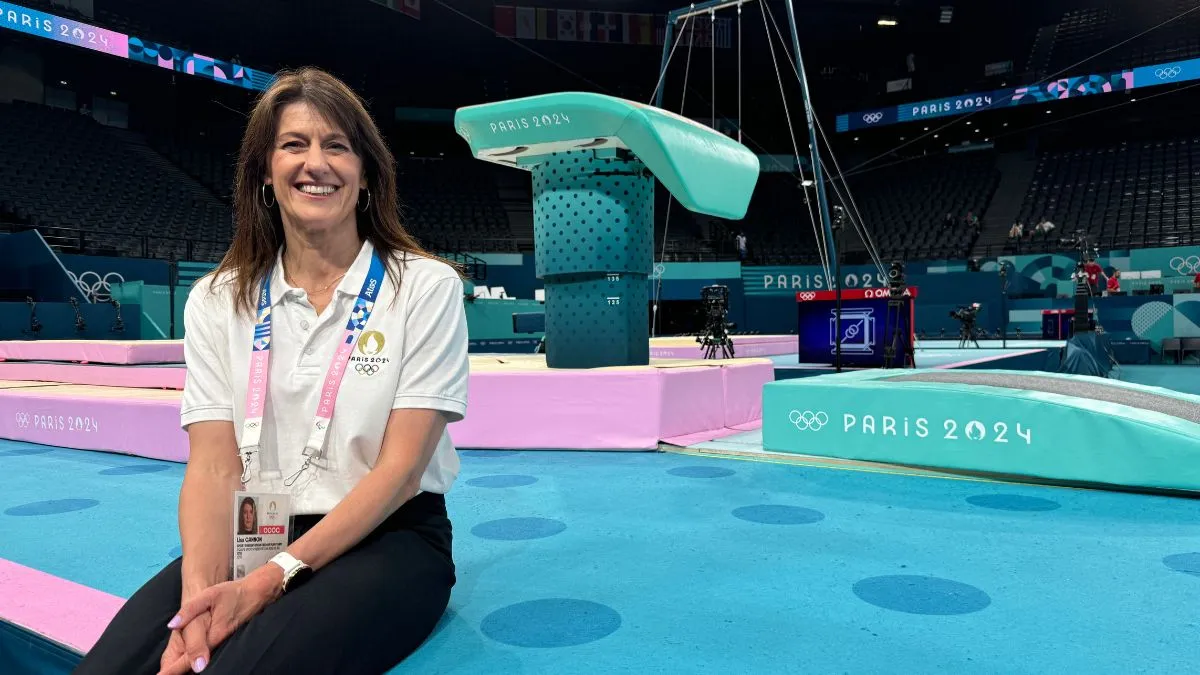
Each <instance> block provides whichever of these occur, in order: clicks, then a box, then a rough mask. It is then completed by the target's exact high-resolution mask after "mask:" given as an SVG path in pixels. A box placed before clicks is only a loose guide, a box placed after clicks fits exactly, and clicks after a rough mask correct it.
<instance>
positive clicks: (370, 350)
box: [350, 330, 389, 377]
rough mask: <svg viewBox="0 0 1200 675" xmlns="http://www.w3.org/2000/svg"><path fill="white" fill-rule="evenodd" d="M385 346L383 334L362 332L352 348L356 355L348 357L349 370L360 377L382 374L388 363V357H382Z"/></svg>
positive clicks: (385, 340) (374, 331)
mask: <svg viewBox="0 0 1200 675" xmlns="http://www.w3.org/2000/svg"><path fill="white" fill-rule="evenodd" d="M386 346H387V338H386V337H384V335H383V333H381V332H379V331H377V330H368V331H363V334H362V335H360V336H359V337H358V343H357V344H356V345H355V346H354V350H355V351H356V352H357V354H354V355H353V356H351V357H350V363H351V368H353V369H354V372H355V373H358V375H359V376H360V377H372V376H374V375H378V374H379V373H381V372H383V370H384V369H385V368H386V367H387V364H388V363H389V359H388V357H386V356H382V354H383V351H384V348H385V347H386Z"/></svg>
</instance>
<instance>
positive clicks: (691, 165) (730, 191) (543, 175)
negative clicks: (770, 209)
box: [455, 92, 759, 368]
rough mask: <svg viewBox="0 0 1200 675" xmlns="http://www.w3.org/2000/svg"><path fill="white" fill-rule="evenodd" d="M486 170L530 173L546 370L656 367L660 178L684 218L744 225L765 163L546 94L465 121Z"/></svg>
mask: <svg viewBox="0 0 1200 675" xmlns="http://www.w3.org/2000/svg"><path fill="white" fill-rule="evenodd" d="M455 127H456V129H457V130H458V133H459V135H461V136H462V137H463V138H464V139H466V141H467V142H468V143H470V145H471V150H472V152H473V154H474V155H475V156H476V157H478V158H479V159H483V160H486V161H489V162H495V163H497V164H504V165H506V166H511V167H515V168H520V169H525V170H527V171H529V172H531V174H532V177H533V202H534V204H533V207H534V208H533V226H534V257H535V261H536V270H537V276H538V278H539V279H542V281H543V282H544V284H545V286H546V363H547V365H548V366H550V367H551V368H596V367H604V366H631V365H645V364H648V363H649V362H650V326H649V324H650V322H649V319H650V284H649V278H650V272H651V270H652V268H653V266H654V185H655V178H658V179H659V180H661V181H662V183H663V185H664V186H666V188H667V189H668V190H670V191H671V193H672V195H674V196H675V198H676V199H678V200H679V202H680V204H681V205H683V206H684V208H687V209H690V210H692V211H696V212H700V213H707V214H710V215H714V216H718V217H722V218H730V219H737V218H741V217H743V216H744V215H745V213H746V208H747V206H748V205H749V202H750V195H751V193H752V192H753V190H754V185H755V183H756V182H757V180H758V170H759V166H758V158H757V157H756V156H755V155H754V153H752V152H750V151H749V150H748V149H746V148H745V147H744V146H742V145H741V144H739V143H737V142H735V141H733V140H732V139H730V138H728V137H726V136H724V135H722V134H720V133H718V132H715V131H713V130H712V129H709V128H708V127H705V126H702V125H700V124H698V123H696V122H693V121H692V120H688V119H685V118H683V117H679V116H677V115H672V114H670V113H667V112H665V111H662V110H659V109H657V108H652V107H649V106H646V105H643V104H640V103H634V102H631V101H625V100H622V99H617V98H613V97H611V96H602V95H599V94H583V93H574V92H572V93H563V94H550V95H546V96H535V97H531V98H525V99H516V100H513V101H502V102H500V103H491V104H486V105H479V106H471V107H468V108H462V109H460V110H459V111H458V112H457V114H456V115H455Z"/></svg>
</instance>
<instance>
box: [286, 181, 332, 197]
mask: <svg viewBox="0 0 1200 675" xmlns="http://www.w3.org/2000/svg"><path fill="white" fill-rule="evenodd" d="M295 188H296V189H297V190H298V191H300V192H302V193H304V194H306V195H308V196H310V197H328V196H329V195H331V194H333V193H334V192H337V191H338V190H339V189H341V186H340V185H317V184H314V183H297V184H296V185H295Z"/></svg>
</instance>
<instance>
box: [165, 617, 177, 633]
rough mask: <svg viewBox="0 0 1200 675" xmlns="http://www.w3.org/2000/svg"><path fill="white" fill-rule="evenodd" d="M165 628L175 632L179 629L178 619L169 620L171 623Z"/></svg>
mask: <svg viewBox="0 0 1200 675" xmlns="http://www.w3.org/2000/svg"><path fill="white" fill-rule="evenodd" d="M167 628H170V629H171V630H175V629H176V628H179V617H175V618H174V619H171V622H170V623H168V624H167Z"/></svg>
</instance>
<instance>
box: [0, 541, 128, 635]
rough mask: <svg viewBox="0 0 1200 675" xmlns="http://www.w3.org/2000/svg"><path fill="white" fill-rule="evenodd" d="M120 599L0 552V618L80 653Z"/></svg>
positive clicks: (101, 627)
mask: <svg viewBox="0 0 1200 675" xmlns="http://www.w3.org/2000/svg"><path fill="white" fill-rule="evenodd" d="M123 604H125V600H124V599H122V598H118V597H117V596H115V595H109V594H108V593H104V592H102V591H97V590H96V589H94V588H88V587H87V586H82V585H80V584H77V583H75V582H73V581H67V580H66V579H61V578H59V577H56V576H54V575H51V574H46V573H45V572H39V571H38V570H35V569H32V568H29V567H25V566H24V565H18V564H16V563H14V562H10V561H8V560H4V559H2V558H0V618H3V619H4V620H5V621H7V622H8V623H11V624H14V625H16V626H19V627H21V628H23V629H25V630H27V631H29V632H31V633H34V634H36V635H40V636H42V637H44V638H46V639H47V640H50V641H52V642H55V643H58V644H60V645H62V646H64V647H66V648H68V649H71V650H74V651H76V652H79V653H81V654H85V653H87V652H88V651H89V650H91V648H92V646H93V645H95V644H96V640H99V639H100V634H101V633H103V632H104V628H105V627H106V626H108V624H109V622H110V621H112V618H113V617H114V616H115V615H116V613H117V610H119V609H120V608H121V605H123Z"/></svg>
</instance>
